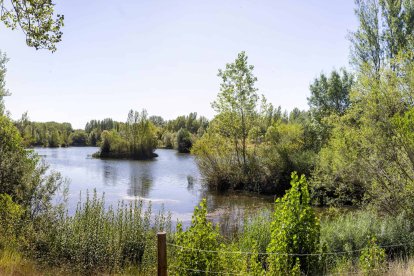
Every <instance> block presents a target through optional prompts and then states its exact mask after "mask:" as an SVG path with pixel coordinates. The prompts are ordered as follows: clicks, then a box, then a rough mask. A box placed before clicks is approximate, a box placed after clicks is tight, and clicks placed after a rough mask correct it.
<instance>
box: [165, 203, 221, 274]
mask: <svg viewBox="0 0 414 276" xmlns="http://www.w3.org/2000/svg"><path fill="white" fill-rule="evenodd" d="M219 236H220V234H219V229H218V227H214V226H213V225H212V224H211V222H209V221H208V220H207V203H206V200H205V199H203V200H202V201H201V203H200V206H199V207H195V209H194V214H193V217H192V220H191V226H190V227H189V228H188V229H187V230H186V231H183V230H182V226H181V224H178V226H177V234H176V238H175V243H176V245H177V246H179V247H182V249H181V248H177V249H176V250H175V251H174V253H173V259H172V262H173V266H174V268H176V270H175V271H174V273H175V275H184V274H185V275H201V273H200V272H196V271H193V270H201V271H206V272H207V274H208V271H219V270H218V263H219V262H218V256H219V255H218V253H217V252H215V251H217V250H218V249H219V240H218V239H219ZM192 249H195V250H192ZM200 250H206V251H212V252H206V251H200Z"/></svg>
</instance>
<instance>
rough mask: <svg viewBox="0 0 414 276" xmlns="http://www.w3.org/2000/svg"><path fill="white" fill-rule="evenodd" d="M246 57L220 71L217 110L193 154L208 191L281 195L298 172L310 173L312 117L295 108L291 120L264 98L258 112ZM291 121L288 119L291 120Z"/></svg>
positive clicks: (255, 94)
mask: <svg viewBox="0 0 414 276" xmlns="http://www.w3.org/2000/svg"><path fill="white" fill-rule="evenodd" d="M252 71H253V66H251V65H249V64H248V63H247V56H246V54H245V53H244V52H242V53H240V54H239V55H238V57H237V59H236V60H235V61H234V62H233V63H230V64H227V65H226V69H225V70H219V77H221V79H222V84H221V86H220V92H219V94H218V96H217V99H216V101H215V102H213V104H212V106H213V108H214V109H215V110H216V111H217V112H218V114H217V115H216V116H215V118H214V119H213V120H212V121H211V123H210V125H209V128H208V129H207V130H206V132H205V133H204V134H203V136H202V137H201V138H200V139H198V140H197V141H196V143H195V144H194V145H193V150H192V152H193V153H194V154H195V155H196V161H197V163H198V165H199V167H200V171H201V173H202V175H203V177H204V178H205V179H206V180H207V183H208V185H209V187H211V188H213V189H215V190H219V191H225V190H228V189H234V190H248V191H255V192H261V193H271V194H275V193H276V194H280V195H283V194H284V192H285V190H286V189H288V188H289V180H290V173H291V172H292V171H294V170H296V171H299V172H300V173H304V174H309V173H310V171H311V169H312V167H313V160H312V158H313V156H314V155H315V153H314V152H313V150H312V147H311V146H310V145H311V144H312V143H311V142H308V140H310V139H307V138H306V137H305V134H308V133H309V131H308V128H306V132H305V126H306V125H307V124H308V122H309V119H308V116H307V113H306V112H301V111H300V110H298V109H296V110H294V111H292V112H291V116H290V119H289V118H288V116H287V115H282V112H281V109H280V107H279V108H278V109H275V108H274V107H273V106H272V105H271V104H268V103H267V102H266V99H265V98H264V97H262V102H261V105H260V108H259V105H258V100H259V97H258V95H257V89H256V88H255V87H254V84H255V82H256V77H254V76H253V74H252ZM289 120H290V121H289Z"/></svg>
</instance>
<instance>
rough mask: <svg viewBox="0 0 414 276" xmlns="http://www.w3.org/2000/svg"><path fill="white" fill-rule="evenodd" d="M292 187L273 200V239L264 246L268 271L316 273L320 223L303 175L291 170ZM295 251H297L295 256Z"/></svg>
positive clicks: (293, 273) (290, 273) (291, 273)
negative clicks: (268, 254)
mask: <svg viewBox="0 0 414 276" xmlns="http://www.w3.org/2000/svg"><path fill="white" fill-rule="evenodd" d="M290 184H291V185H292V188H291V189H290V190H289V191H288V192H287V193H286V195H285V196H284V197H283V198H282V199H277V200H276V202H275V212H274V218H273V221H272V226H271V228H272V240H271V242H270V244H269V246H268V248H267V252H268V253H277V254H272V255H270V256H269V257H268V265H269V271H270V273H272V274H277V275H298V273H300V271H302V272H303V273H306V274H312V273H317V272H318V271H316V270H317V268H318V265H316V264H317V262H318V258H317V257H315V256H304V255H303V254H314V253H318V252H319V239H320V226H319V220H318V219H317V218H316V216H315V214H314V211H313V209H312V207H311V206H310V204H309V203H310V197H309V191H308V186H307V183H306V179H305V177H304V176H301V178H299V177H298V175H297V174H296V173H292V181H291V182H290ZM295 254H298V255H297V256H295Z"/></svg>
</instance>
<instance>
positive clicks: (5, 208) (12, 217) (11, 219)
mask: <svg viewBox="0 0 414 276" xmlns="http://www.w3.org/2000/svg"><path fill="white" fill-rule="evenodd" d="M23 213H24V209H23V208H22V206H20V205H19V204H17V203H14V202H13V200H12V198H11V196H9V195H8V194H0V249H1V248H2V247H5V246H14V243H15V242H16V239H17V236H18V233H19V230H20V228H21V227H20V226H21V225H20V224H21V222H22V216H23Z"/></svg>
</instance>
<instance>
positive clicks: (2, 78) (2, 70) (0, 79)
mask: <svg viewBox="0 0 414 276" xmlns="http://www.w3.org/2000/svg"><path fill="white" fill-rule="evenodd" d="M7 61H8V59H7V57H6V54H3V53H2V52H1V51H0V116H1V115H3V113H4V101H3V98H4V97H5V96H8V95H9V91H8V90H7V89H6V72H7V69H6V63H7Z"/></svg>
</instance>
